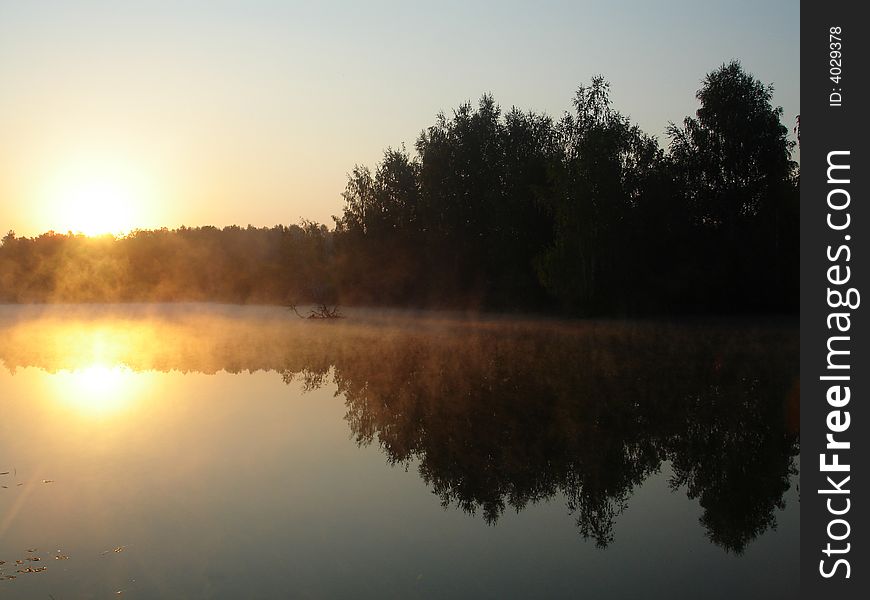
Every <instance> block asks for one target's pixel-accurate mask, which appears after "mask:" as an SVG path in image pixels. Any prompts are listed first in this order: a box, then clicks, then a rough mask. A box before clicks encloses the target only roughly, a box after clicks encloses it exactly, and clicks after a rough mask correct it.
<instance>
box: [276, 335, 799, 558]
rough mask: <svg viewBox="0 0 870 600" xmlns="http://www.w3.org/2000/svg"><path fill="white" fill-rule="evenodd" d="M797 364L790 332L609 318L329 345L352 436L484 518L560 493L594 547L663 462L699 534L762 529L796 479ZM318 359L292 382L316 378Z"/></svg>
mask: <svg viewBox="0 0 870 600" xmlns="http://www.w3.org/2000/svg"><path fill="white" fill-rule="evenodd" d="M796 365H797V339H796V337H795V336H794V335H791V334H787V335H781V334H780V333H777V332H770V331H768V332H763V331H758V332H754V333H751V334H749V333H746V332H744V333H743V334H736V335H735V334H732V333H729V332H728V331H727V330H723V329H719V330H713V331H709V330H692V329H682V330H681V329H678V330H676V331H671V330H657V329H656V328H647V329H644V328H641V329H639V330H632V329H630V328H624V327H620V326H616V327H601V328H593V329H592V330H591V334H590V333H589V332H573V333H569V334H563V335H529V334H527V333H519V332H518V333H517V334H516V335H511V336H507V337H504V336H501V335H489V334H486V333H482V334H475V335H470V336H455V337H438V336H431V335H425V336H424V335H407V336H403V337H401V338H397V339H394V340H391V341H387V342H383V343H375V344H372V345H371V346H370V347H369V351H368V352H351V353H346V354H341V355H340V359H337V360H336V361H335V362H334V369H335V371H334V378H335V382H336V383H337V385H338V390H339V392H340V393H341V394H343V395H344V397H345V398H346V401H347V406H348V413H347V419H348V422H349V423H350V426H351V429H352V431H353V432H354V434H355V436H356V439H357V441H358V442H359V443H360V444H370V443H373V442H377V443H378V444H379V445H380V446H381V448H383V450H384V452H385V453H386V455H387V457H388V458H389V460H390V462H392V463H404V464H407V463H408V462H410V461H412V460H419V463H420V464H419V470H420V474H421V476H422V477H423V479H424V480H425V481H426V483H427V484H428V485H430V486H431V487H432V489H433V490H434V491H435V492H436V493H437V494H438V496H439V497H440V498H441V501H442V503H443V504H444V505H445V506H450V505H455V506H458V507H460V508H462V509H463V510H465V511H468V512H472V513H476V512H480V513H482V515H483V517H484V518H485V519H486V520H487V521H488V522H491V523H492V522H495V521H496V520H497V519H498V518H499V516H500V515H501V514H502V512H503V511H504V510H505V509H506V507H508V506H509V507H511V508H513V509H516V510H520V509H522V508H523V507H524V506H526V505H527V504H529V503H534V502H537V501H540V500H543V499H545V498H549V497H551V496H553V495H555V494H559V493H562V494H564V495H565V496H566V497H567V499H568V506H569V509H570V510H571V512H572V513H573V514H574V516H575V517H576V521H577V527H578V528H579V531H580V533H581V534H582V535H583V536H584V537H587V538H592V539H594V540H595V541H596V543H597V544H598V545H599V546H602V547H603V546H606V545H607V544H608V543H609V542H610V541H612V539H613V525H614V521H615V518H616V517H617V516H618V515H619V514H620V513H621V512H622V511H623V510H624V508H625V507H626V505H627V502H628V499H629V497H630V496H631V494H632V492H633V490H634V488H635V487H636V486H637V485H639V484H640V483H641V482H643V481H644V479H646V478H647V477H648V476H649V475H650V474H652V473H655V472H657V471H658V470H659V469H660V468H661V466H662V462H663V461H671V463H672V466H673V471H674V476H673V479H672V480H671V485H672V487H673V488H674V489H675V490H676V489H677V488H680V487H682V486H685V487H686V491H687V494H688V495H689V496H690V497H691V498H697V499H698V501H699V502H700V504H701V507H702V508H703V516H702V518H701V521H702V523H703V525H704V527H705V529H706V531H707V534H708V536H709V537H710V539H711V540H712V541H713V542H715V543H717V544H719V545H721V546H722V547H724V548H725V549H726V550H729V551H733V552H735V553H741V552H742V551H743V550H744V548H745V547H746V545H747V544H748V543H749V542H751V541H752V540H753V539H755V538H756V537H757V536H759V535H760V534H762V533H763V532H764V531H766V530H768V529H769V528H771V527H775V525H776V520H775V510H776V509H777V508H782V507H783V494H784V493H785V492H786V491H787V490H788V488H789V476H790V475H792V474H794V469H795V467H794V461H793V459H794V457H795V456H796V454H797V452H798V435H797V432H796V430H795V429H794V427H793V425H794V423H795V415H794V414H793V411H795V410H796V402H797V396H796V393H797V390H796V388H795V386H796V374H797V370H796ZM328 368H329V363H328V362H323V363H321V364H320V365H319V366H317V365H312V368H311V369H306V370H304V371H303V372H301V375H302V376H303V378H304V380H305V383H306V385H307V386H308V387H318V386H319V385H320V384H321V383H322V378H323V377H325V376H326V374H327V370H328ZM296 375H299V373H297V374H296ZM293 378H294V374H293V373H291V372H285V379H286V380H288V381H289V380H291V379H293ZM790 411H791V414H790Z"/></svg>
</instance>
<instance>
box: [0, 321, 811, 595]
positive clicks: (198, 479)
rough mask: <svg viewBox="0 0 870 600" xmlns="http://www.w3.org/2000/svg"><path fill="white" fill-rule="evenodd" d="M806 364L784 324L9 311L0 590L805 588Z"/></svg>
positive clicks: (0, 423) (704, 591)
mask: <svg viewBox="0 0 870 600" xmlns="http://www.w3.org/2000/svg"><path fill="white" fill-rule="evenodd" d="M797 353H798V332H797V329H796V327H794V326H793V325H792V324H791V323H781V322H774V323H759V322H756V323H742V322H739V321H727V322H718V323H708V322H701V321H696V322H690V323H680V324H673V323H672V324H666V323H655V322H591V323H589V322H584V323H574V324H564V323H558V322H554V321H539V322H533V321H513V320H487V321H471V320H467V319H462V318H459V317H456V316H455V315H454V316H450V315H435V314H421V315H409V314H407V313H406V314H385V313H379V314H374V313H364V312H349V313H348V318H346V319H343V320H341V321H335V322H312V321H302V320H299V319H297V318H296V317H295V316H292V315H291V314H289V313H288V312H287V311H286V310H282V309H276V308H240V307H224V306H207V305H181V306H157V307H148V306H135V305H134V306H118V307H99V308H95V307H90V308H89V307H52V308H45V307H0V360H2V363H3V368H0V394H2V395H0V409H2V413H0V414H2V419H0V472H4V473H6V472H8V473H6V474H4V475H0V484H2V485H3V488H0V560H2V561H5V564H2V565H0V597H2V598H4V599H6V598H10V599H13V598H28V599H30V598H44V599H49V598H52V597H53V598H55V599H56V600H64V599H69V598H110V597H118V592H121V596H122V597H125V598H173V599H174V598H227V599H236V598H343V597H344V598H417V597H419V598H442V597H467V598H509V597H516V598H528V597H550V598H557V597H587V598H682V597H687V598H694V597H704V598H735V597H787V596H790V595H792V596H793V595H794V594H795V593H796V592H797V589H798V543H799V529H798V516H799V499H798V495H797V491H796V489H795V488H796V483H797V452H798V430H797V423H798V412H797V399H798V394H799V388H798V379H797V375H798V355H797ZM37 557H38V558H39V559H40V560H39V561H35V560H30V559H33V558H37ZM16 560H18V561H21V564H16V562H15V561H16ZM42 567H47V569H46V570H44V571H37V572H26V571H27V570H28V569H33V570H37V569H40V568H42ZM20 571H25V572H20ZM8 576H15V579H6V578H7V577H8Z"/></svg>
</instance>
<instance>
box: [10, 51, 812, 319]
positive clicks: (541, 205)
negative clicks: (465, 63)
mask: <svg viewBox="0 0 870 600" xmlns="http://www.w3.org/2000/svg"><path fill="white" fill-rule="evenodd" d="M771 95H772V89H771V88H770V87H769V86H765V85H764V84H762V83H761V82H760V81H758V80H756V79H755V78H754V77H753V76H751V75H749V74H747V73H746V72H745V71H744V70H743V69H742V67H741V66H740V64H739V63H737V62H732V63H729V64H725V65H723V66H722V67H720V68H718V69H717V70H715V71H713V72H712V73H710V74H709V75H708V76H707V77H706V79H705V80H704V82H703V85H702V87H701V89H700V90H699V91H698V93H697V98H698V101H699V104H700V106H699V108H698V111H697V114H696V116H695V117H690V118H686V119H685V121H684V122H683V124H682V125H675V124H671V125H670V126H669V128H668V137H669V146H668V149H667V151H665V150H663V149H662V148H661V147H660V146H659V144H658V142H657V140H656V139H655V138H653V137H651V136H649V135H647V134H645V133H643V132H642V131H641V130H640V129H639V128H638V127H637V126H636V125H633V124H632V123H631V121H630V120H629V119H628V118H627V117H625V116H623V115H622V114H620V113H619V112H617V111H615V110H614V109H613V108H612V106H611V101H610V97H609V85H608V83H607V82H606V81H605V80H604V79H603V78H601V77H596V78H594V79H593V80H592V82H591V84H590V85H589V86H581V87H580V88H579V89H578V91H577V93H576V95H575V98H574V111H573V112H571V113H566V114H565V115H564V116H563V117H561V118H560V119H557V120H556V119H553V118H551V117H549V116H547V115H544V114H537V113H534V112H522V111H520V110H518V109H516V108H511V109H510V110H508V111H506V112H505V111H502V109H501V108H500V107H499V106H498V105H497V104H496V103H495V100H494V99H493V98H492V96H489V95H485V96H483V98H481V100H480V102H479V104H478V105H477V107H476V108H475V107H473V106H472V105H471V104H463V105H462V106H460V107H459V108H458V109H457V110H455V111H454V112H453V115H452V117H447V116H445V115H444V114H441V115H439V116H438V118H437V120H436V123H435V124H434V125H432V126H431V127H428V128H427V129H425V130H424V131H423V132H422V133H421V135H420V137H419V138H418V140H417V142H416V145H415V149H414V150H415V151H414V153H413V154H412V153H409V152H408V151H407V150H406V149H405V148H404V147H403V148H401V149H398V150H397V149H388V150H387V151H386V152H385V155H384V158H383V160H382V161H381V162H380V163H379V164H378V165H377V166H376V167H375V169H374V171H372V170H370V169H369V168H368V167H361V166H357V167H355V168H354V169H353V171H352V173H351V174H350V176H349V180H348V184H347V187H346V189H345V191H344V193H343V197H344V199H345V206H344V210H343V214H342V215H341V216H340V217H336V218H335V228H334V229H333V230H329V229H327V228H326V227H325V226H322V225H318V224H316V223H310V222H303V223H302V224H301V225H299V226H290V227H285V226H277V227H274V228H271V229H256V228H251V227H248V228H247V229H242V228H238V227H229V228H224V229H216V228H213V227H202V228H193V229H191V228H182V229H179V230H174V231H167V230H160V231H137V232H133V233H132V234H131V235H129V236H126V237H124V238H120V239H114V238H101V239H89V238H85V237H83V236H75V235H71V234H67V235H59V234H54V233H49V234H45V235H42V236H40V237H38V238H35V239H20V238H16V237H15V236H14V234H12V233H11V232H10V234H9V235H7V236H6V237H5V238H4V239H3V244H2V247H0V300H3V301H7V302H10V301H11V302H41V301H78V302H84V301H127V300H143V301H147V300H162V301H167V300H214V301H224V302H265V303H286V302H299V303H301V302H312V301H314V302H323V303H344V304H370V305H403V306H428V307H445V306H447V307H460V308H494V309H500V310H560V311H565V312H568V313H571V314H637V313H672V312H680V313H685V312H742V311H745V312H750V311H751V312H766V311H771V312H787V311H794V310H796V309H797V306H798V304H797V302H798V293H797V285H798V266H799V263H798V229H799V228H798V209H799V203H798V178H799V172H798V168H797V165H796V164H795V163H794V162H793V161H792V160H791V153H792V150H793V146H794V144H793V143H792V142H790V141H789V140H788V137H787V134H788V132H787V129H786V128H785V127H784V126H783V124H782V122H781V117H782V109H781V108H774V107H773V106H772V105H771Z"/></svg>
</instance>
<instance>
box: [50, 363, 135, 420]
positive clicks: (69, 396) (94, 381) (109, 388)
mask: <svg viewBox="0 0 870 600" xmlns="http://www.w3.org/2000/svg"><path fill="white" fill-rule="evenodd" d="M51 377H52V379H53V383H54V385H55V390H54V395H55V397H56V398H57V399H58V400H59V401H60V403H61V404H63V405H64V406H67V407H69V408H72V409H73V410H74V411H75V412H76V413H79V414H80V415H82V416H90V417H108V416H113V415H116V414H118V413H121V412H124V411H125V410H127V409H130V408H131V407H132V406H133V405H134V404H135V403H136V401H137V400H138V399H139V398H140V397H141V396H142V394H143V392H144V391H145V388H146V386H147V384H148V381H147V379H148V378H147V375H145V374H142V373H135V372H134V371H132V370H131V369H130V368H128V367H125V366H121V365H113V366H109V365H103V364H94V365H91V366H88V367H85V368H83V369H76V370H73V371H61V372H59V373H55V374H54V375H52V376H51Z"/></svg>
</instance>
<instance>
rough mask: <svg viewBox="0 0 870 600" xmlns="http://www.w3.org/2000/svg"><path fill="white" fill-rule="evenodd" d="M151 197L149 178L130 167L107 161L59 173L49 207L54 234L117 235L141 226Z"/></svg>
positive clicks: (53, 185) (49, 193)
mask: <svg viewBox="0 0 870 600" xmlns="http://www.w3.org/2000/svg"><path fill="white" fill-rule="evenodd" d="M148 196H149V189H148V185H147V180H146V178H144V177H142V176H141V174H139V173H137V172H136V170H135V169H132V168H130V167H129V166H127V165H119V164H113V163H111V162H108V161H107V162H105V163H104V164H87V165H76V166H73V167H70V168H68V169H66V170H64V171H62V172H60V173H58V174H57V176H56V177H55V178H54V180H53V181H52V185H51V186H50V189H49V191H48V201H47V204H48V211H49V216H50V219H51V222H52V224H53V229H54V230H55V231H58V232H66V231H71V232H73V233H83V234H85V235H89V236H96V235H102V234H107V233H110V234H116V235H118V234H125V233H129V232H130V231H132V230H133V229H136V228H137V227H141V226H142V219H143V218H145V217H146V216H147V215H146V214H145V213H146V209H147V207H148V205H149V198H148Z"/></svg>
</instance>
